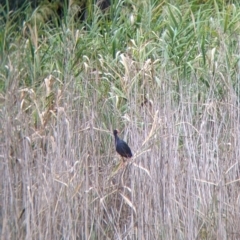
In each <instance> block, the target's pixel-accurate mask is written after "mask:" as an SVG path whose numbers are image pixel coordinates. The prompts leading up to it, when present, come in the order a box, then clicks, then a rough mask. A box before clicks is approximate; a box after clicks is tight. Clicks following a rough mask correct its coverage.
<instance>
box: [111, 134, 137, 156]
mask: <svg viewBox="0 0 240 240" xmlns="http://www.w3.org/2000/svg"><path fill="white" fill-rule="evenodd" d="M113 134H114V137H115V146H116V151H117V153H118V154H119V155H121V156H122V157H123V158H131V157H132V152H131V149H130V147H129V146H128V145H127V143H126V142H124V141H123V140H121V139H120V138H119V137H118V130H114V131H113Z"/></svg>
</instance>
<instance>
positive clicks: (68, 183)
mask: <svg viewBox="0 0 240 240" xmlns="http://www.w3.org/2000/svg"><path fill="white" fill-rule="evenodd" d="M157 75H158V77H159V78H160V79H161V88H157V87H156V83H154V81H153V79H152V78H151V77H145V78H144V80H145V81H148V83H149V84H148V85H147V86H145V89H146V91H147V92H148V96H149V100H148V101H147V100H145V103H144V104H142V105H141V102H140V100H139V99H138V95H136V93H135V92H134V91H135V90H136V88H135V87H136V86H135V85H136V80H135V79H134V78H133V79H130V81H132V85H131V84H130V85H131V86H132V88H131V89H129V91H128V94H129V96H128V99H129V106H130V107H129V111H128V112H127V113H126V116H127V117H126V116H123V117H121V116H119V117H116V116H115V115H118V114H119V113H118V112H117V111H115V110H111V107H112V104H110V103H109V102H110V100H111V99H107V100H106V102H105V103H104V104H103V105H102V106H99V105H98V103H97V98H98V94H97V92H96V94H92V95H91V93H92V89H91V88H89V86H88V84H89V82H95V83H96V82H97V81H102V79H101V78H99V79H98V78H95V79H85V82H84V81H83V82H82V86H83V92H84V94H85V96H81V95H79V91H78V90H76V89H77V87H76V86H75V83H74V81H71V80H70V81H69V84H68V85H67V86H66V88H65V89H64V91H63V89H62V90H61V91H62V94H61V96H60V97H59V98H61V99H56V100H55V101H54V103H53V104H54V106H52V107H51V108H49V109H50V110H49V109H48V110H49V113H48V115H46V114H47V113H46V112H47V111H46V110H45V112H44V113H41V110H40V108H41V107H40V106H38V104H40V103H39V99H38V97H37V96H35V98H33V97H32V101H31V103H30V102H29V106H28V105H26V106H25V107H26V110H25V109H23V107H22V106H23V104H22V103H21V102H22V101H23V100H24V99H27V98H28V97H29V99H31V94H32V95H34V93H31V91H30V90H28V91H27V90H26V94H25V97H24V99H23V98H22V99H21V94H20V93H21V92H19V91H18V89H16V88H13V89H12V90H11V91H9V92H8V94H7V95H6V99H5V104H4V107H3V109H2V112H1V115H2V139H3V140H4V141H3V142H2V144H1V145H2V147H1V148H2V150H1V152H2V154H1V159H2V160H1V165H0V166H1V168H0V170H1V194H0V197H1V208H0V209H1V219H2V223H1V236H2V239H23V238H26V239H238V238H239V233H240V228H239V226H240V224H239V223H240V215H239V211H238V210H239V209H238V208H239V192H238V188H239V162H238V159H239V157H240V156H239V147H238V146H239V127H240V126H239V108H238V101H236V99H237V96H235V95H234V93H233V91H228V92H227V93H226V95H225V97H224V99H222V100H219V101H218V100H214V98H213V93H211V92H210V93H209V94H208V96H207V97H206V100H205V101H202V102H201V101H194V100H193V99H194V98H195V97H196V96H197V95H198V94H199V93H198V92H191V91H190V90H189V89H191V86H194V82H193V83H190V87H189V88H182V89H181V91H180V93H179V97H178V98H176V96H175V94H173V93H172V92H171V87H170V85H169V82H171V77H170V76H167V75H166V74H165V73H164V72H158V74H157ZM146 76H147V75H146ZM211 80H212V81H213V79H211ZM211 80H210V81H211ZM55 84H56V81H55ZM56 85H57V84H56ZM53 86H54V83H53ZM43 88H44V86H43ZM212 88H213V89H214V88H215V86H214V83H213V86H212ZM228 89H232V86H230V85H228ZM56 92H60V90H59V89H57V88H56ZM55 97H56V98H57V96H56V95H55ZM33 99H35V100H36V104H35V103H34V100H33ZM37 99H38V100H37ZM29 101H30V100H29ZM150 101H151V102H150ZM26 102H27V101H26ZM36 106H38V108H36ZM31 109H34V111H33V112H32V114H29V112H31ZM36 109H39V112H37V111H36ZM34 114H35V115H38V114H40V115H41V116H42V118H43V119H44V116H47V118H46V117H45V121H44V120H42V122H41V121H40V122H38V123H36V122H35V123H33V121H34V116H33V115H34ZM44 114H45V115H44ZM103 114H106V116H105V117H109V119H110V118H111V117H113V118H114V119H118V121H117V122H121V121H123V122H125V123H124V124H125V126H126V127H125V129H124V132H125V133H127V136H128V139H129V141H128V142H129V144H130V146H131V148H132V150H133V152H134V153H135V157H134V158H133V160H132V162H131V163H129V164H128V165H127V166H125V167H124V168H120V169H117V170H116V164H117V163H118V162H119V161H120V159H119V158H118V157H117V155H116V153H115V151H114V141H113V136H112V129H113V128H114V127H115V125H114V127H113V126H111V125H110V124H109V122H108V120H109V119H106V121H105V122H102V121H101V120H102V119H103ZM35 118H37V117H36V116H35ZM39 119H40V116H39ZM109 121H110V120H109ZM117 122H116V123H114V124H116V125H117Z"/></svg>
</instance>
